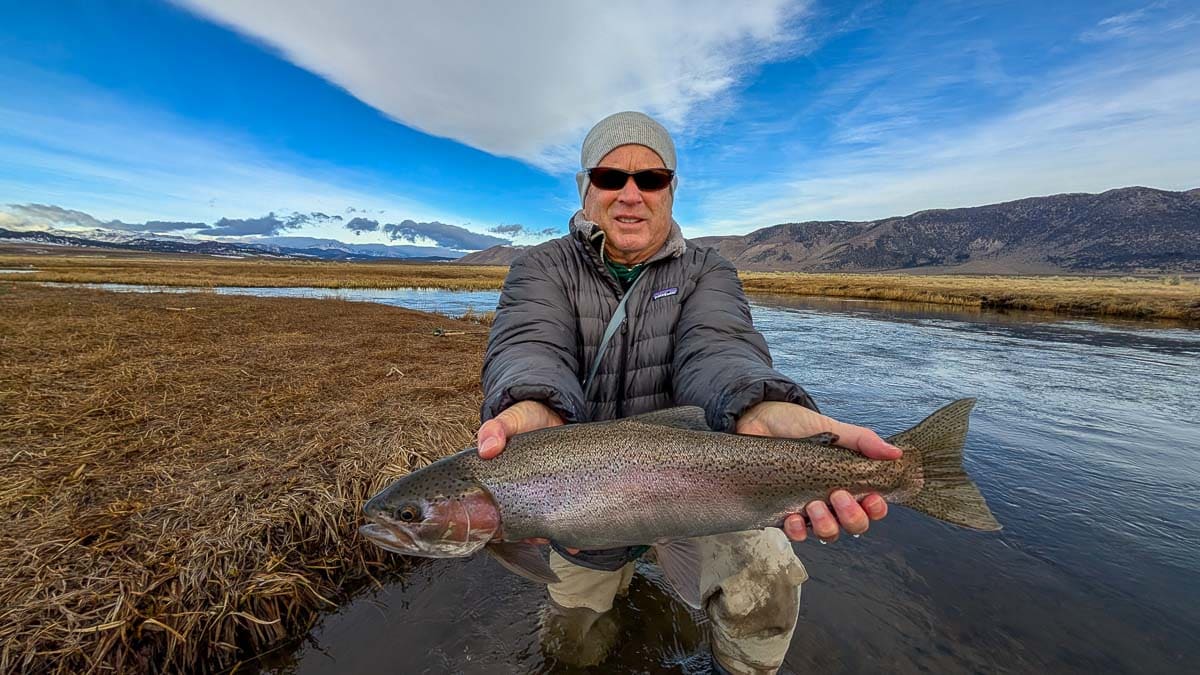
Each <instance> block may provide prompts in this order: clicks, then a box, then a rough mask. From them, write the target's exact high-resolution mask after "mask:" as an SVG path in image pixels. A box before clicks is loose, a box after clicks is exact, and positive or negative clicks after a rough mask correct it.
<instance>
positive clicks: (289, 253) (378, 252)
mask: <svg viewBox="0 0 1200 675" xmlns="http://www.w3.org/2000/svg"><path fill="white" fill-rule="evenodd" d="M5 241H8V242H24V243H33V244H48V245H51V246H71V247H86V248H111V249H119V250H126V251H147V252H153V253H191V254H196V255H219V256H230V257H239V258H240V257H251V256H271V257H277V258H301V259H311V258H316V259H320V260H378V259H380V258H400V259H405V260H423V261H446V260H452V259H454V258H457V257H459V256H461V255H462V252H460V251H455V250H453V249H448V248H442V247H434V246H393V245H387V244H347V243H345V242H341V241H338V240H336V239H319V238H313V237H241V238H226V239H222V240H205V239H194V238H191V237H175V236H170V235H161V234H146V233H139V234H131V233H126V232H118V231H114V230H102V229H93V230H88V231H83V232H79V231H75V230H69V231H68V230H54V229H38V230H9V229H5V228H0V242H5Z"/></svg>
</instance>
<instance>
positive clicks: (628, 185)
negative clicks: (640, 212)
mask: <svg viewBox="0 0 1200 675" xmlns="http://www.w3.org/2000/svg"><path fill="white" fill-rule="evenodd" d="M617 199H619V200H620V201H621V203H623V204H637V203H639V202H641V201H642V191H641V190H639V189H638V186H637V183H635V182H633V176H630V177H629V178H627V179H625V186H624V187H622V188H621V192H620V194H618V195H617Z"/></svg>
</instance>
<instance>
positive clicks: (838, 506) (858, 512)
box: [783, 490, 888, 543]
mask: <svg viewBox="0 0 1200 675" xmlns="http://www.w3.org/2000/svg"><path fill="white" fill-rule="evenodd" d="M829 501H830V503H831V504H832V505H833V510H830V508H829V505H827V504H826V503H825V502H821V501H814V502H810V503H809V504H808V505H806V506H805V507H804V515H801V514H799V513H793V514H792V515H790V516H788V517H787V518H786V519H784V521H783V533H784V534H786V535H787V537H788V539H791V540H792V541H804V540H805V539H807V538H808V532H807V528H806V525H807V523H806V522H805V515H807V517H808V523H811V524H812V530H813V534H815V535H817V537H818V538H819V539H820V540H821V541H822V542H823V543H829V542H832V541H837V538H838V534H839V533H840V532H841V530H843V529H844V530H846V532H848V533H850V534H852V535H855V536H858V535H860V534H862V533H863V532H866V531H867V529H868V528H870V526H871V521H872V520H881V519H883V518H884V517H885V516H887V509H888V507H887V502H886V501H884V499H883V497H880V496H879V495H878V494H876V493H871V494H869V495H867V496H866V497H864V498H863V500H862V503H861V504H860V503H859V502H857V501H855V500H854V497H853V496H851V495H850V493H849V492H847V491H845V490H836V491H834V492H833V493H832V494H831V495H829Z"/></svg>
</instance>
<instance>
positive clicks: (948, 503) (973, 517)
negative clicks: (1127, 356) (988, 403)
mask: <svg viewBox="0 0 1200 675" xmlns="http://www.w3.org/2000/svg"><path fill="white" fill-rule="evenodd" d="M974 406H975V399H973V398H964V399H961V400H958V401H955V402H953V403H951V404H949V405H946V406H945V407H943V408H942V409H940V410H938V411H937V412H935V413H933V414H932V415H930V416H929V417H926V418H925V419H924V420H923V421H922V422H921V423H920V424H918V425H917V426H915V427H913V428H911V429H909V430H908V431H902V432H900V433H898V434H896V435H895V436H892V437H891V438H889V439H887V440H888V442H889V443H891V444H893V445H897V446H899V447H901V448H904V449H905V450H906V452H907V451H910V450H911V451H915V452H916V453H919V454H920V463H919V466H917V467H914V471H913V478H914V483H916V485H914V486H913V487H914V488H915V487H916V486H917V485H920V488H919V489H916V490H915V491H914V492H913V493H912V494H911V496H905V497H904V498H903V499H900V500H898V501H899V503H901V504H903V505H905V506H907V507H909V508H911V509H914V510H916V511H920V512H921V513H924V514H926V515H930V516H933V517H934V518H937V519H938V520H942V521H945V522H947V523H953V524H955V525H962V526H964V527H969V528H971V529H974V530H984V531H994V530H999V529H1000V523H999V522H997V521H996V517H995V516H993V515H992V512H991V510H990V509H988V505H987V502H985V501H984V499H983V495H982V494H981V493H980V492H979V488H978V487H977V486H976V485H975V483H973V482H971V479H970V478H969V477H968V476H967V473H966V471H964V470H963V466H962V464H963V444H964V443H965V442H966V438H967V421H968V417H970V415H971V408H973V407H974Z"/></svg>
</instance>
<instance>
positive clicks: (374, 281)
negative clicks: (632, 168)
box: [0, 251, 1200, 323]
mask: <svg viewBox="0 0 1200 675" xmlns="http://www.w3.org/2000/svg"><path fill="white" fill-rule="evenodd" d="M0 269H36V270H38V271H37V272H36V273H31V274H20V275H5V276H6V277H9V278H11V280H12V281H21V282H24V281H59V282H76V283H126V284H152V285H166V286H200V287H206V286H275V287H278V286H312V287H320V288H401V287H426V288H444V289H458V290H481V289H498V288H500V286H501V284H503V282H504V276H505V274H506V273H507V268H505V267H483V266H474V265H453V264H446V263H426V264H420V263H401V262H382V263H365V262H329V261H294V260H270V259H253V260H234V259H223V258H205V257H198V256H191V257H184V256H153V255H144V254H124V253H109V252H103V253H101V252H95V251H93V252H88V253H82V254H81V253H78V252H71V253H69V254H58V255H51V254H43V255H33V254H28V253H26V254H19V253H3V252H0ZM741 278H742V282H743V284H744V285H745V288H746V291H747V292H750V293H774V294H788V295H809V296H833V297H844V298H862V299H870V300H892V301H911V302H925V303H937V304H945V305H955V306H959V307H970V308H978V309H1000V310H1010V309H1028V310H1042V311H1051V312H1058V313H1063V314H1072V315H1077V316H1107V317H1121V318H1133V319H1154V320H1161V319H1167V320H1175V321H1182V322H1186V323H1200V282H1198V281H1197V280H1196V279H1180V278H1179V277H1178V276H1164V277H1112V276H1038V277H1034V276H970V275H915V274H805V273H792V272H743V273H741Z"/></svg>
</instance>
